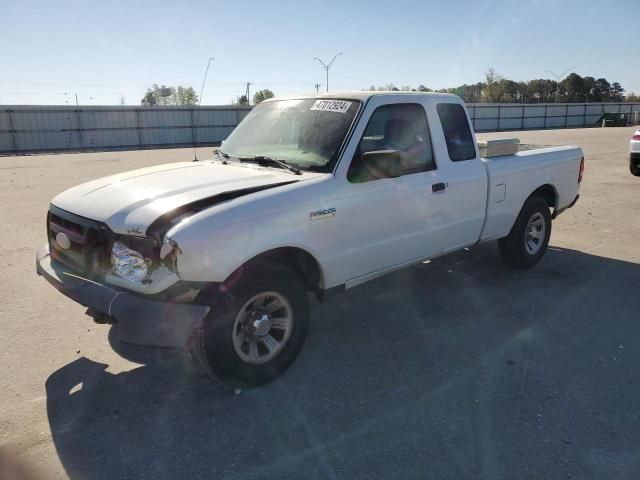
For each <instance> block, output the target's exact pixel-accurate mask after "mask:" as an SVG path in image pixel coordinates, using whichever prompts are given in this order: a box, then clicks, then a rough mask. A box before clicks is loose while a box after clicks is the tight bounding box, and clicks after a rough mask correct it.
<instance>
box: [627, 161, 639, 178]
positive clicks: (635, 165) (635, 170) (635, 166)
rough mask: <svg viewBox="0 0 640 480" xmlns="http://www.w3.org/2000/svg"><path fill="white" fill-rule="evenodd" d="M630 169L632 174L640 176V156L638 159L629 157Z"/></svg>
mask: <svg viewBox="0 0 640 480" xmlns="http://www.w3.org/2000/svg"><path fill="white" fill-rule="evenodd" d="M629 171H630V172H631V175H635V176H636V177H640V158H639V159H637V160H636V159H634V158H630V159H629Z"/></svg>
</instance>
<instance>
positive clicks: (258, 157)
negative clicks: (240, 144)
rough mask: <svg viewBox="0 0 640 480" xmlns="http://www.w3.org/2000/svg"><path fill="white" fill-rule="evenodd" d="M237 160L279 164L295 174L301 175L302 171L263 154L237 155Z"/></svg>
mask: <svg viewBox="0 0 640 480" xmlns="http://www.w3.org/2000/svg"><path fill="white" fill-rule="evenodd" d="M238 160H240V161H241V162H253V163H262V164H264V163H271V164H274V165H277V166H279V167H280V168H285V169H287V170H289V171H290V172H292V173H294V174H296V175H302V171H301V170H300V169H299V168H298V167H294V166H293V165H289V164H288V163H287V162H284V161H282V160H278V159H276V158H271V157H265V156H263V155H256V156H254V157H238Z"/></svg>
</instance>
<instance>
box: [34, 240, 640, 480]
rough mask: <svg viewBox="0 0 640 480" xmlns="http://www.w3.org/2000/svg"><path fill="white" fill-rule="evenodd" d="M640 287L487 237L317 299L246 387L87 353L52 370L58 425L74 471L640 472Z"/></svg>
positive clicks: (586, 259) (97, 474)
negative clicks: (509, 251) (119, 364)
mask: <svg viewBox="0 0 640 480" xmlns="http://www.w3.org/2000/svg"><path fill="white" fill-rule="evenodd" d="M639 291H640V265H638V264H635V263H630V262H623V261H618V260H614V259H609V258H602V257H598V256H596V255H590V254H587V253H582V252H578V251H573V250H568V249H560V248H551V249H550V250H549V252H548V253H547V255H546V256H545V258H544V260H543V262H542V263H541V264H540V265H538V266H537V267H536V268H534V269H533V270H531V271H528V272H514V271H511V270H509V269H507V268H506V267H503V266H502V264H501V263H500V262H499V259H498V256H497V252H496V249H495V246H493V245H488V246H482V247H478V248H476V249H473V250H471V251H465V252H461V253H459V254H455V255H452V256H448V257H445V258H442V259H438V260H435V261H433V262H431V263H430V264H424V265H419V266H417V267H414V268H411V269H408V270H406V271H403V272H398V273H396V274H392V275H390V276H387V277H385V278H382V279H379V280H376V281H374V282H371V283H370V284H367V285H364V286H362V287H359V288H356V289H353V290H351V291H348V292H346V293H345V294H344V295H342V296H339V297H336V298H334V299H332V300H330V301H329V302H327V303H325V304H322V305H316V308H315V310H314V311H313V312H312V317H313V320H314V321H313V324H312V327H311V332H310V335H309V338H308V341H307V344H306V345H305V348H304V349H303V351H302V353H301V355H300V357H299V358H298V360H297V361H296V362H295V363H294V365H293V366H292V367H291V368H290V370H289V371H288V372H287V373H285V374H284V375H283V376H282V377H281V378H279V379H278V380H276V381H274V382H272V383H270V384H268V385H266V386H264V387H262V388H258V389H254V390H248V391H245V392H242V394H240V395H235V394H234V391H233V390H232V389H230V388H228V387H226V386H224V385H222V384H219V383H216V382H212V381H210V380H209V379H208V378H206V377H204V376H199V375H194V374H193V373H192V372H190V370H189V368H188V367H186V366H185V361H186V360H185V358H184V357H183V356H181V355H178V354H172V353H167V354H166V355H161V356H157V357H155V358H154V359H153V361H150V362H149V363H148V364H146V365H144V366H140V367H138V368H134V369H133V370H130V371H128V372H124V373H119V374H112V373H110V372H108V371H107V365H104V364H99V363H96V362H93V361H91V360H90V359H87V358H80V359H78V360H76V361H74V362H72V363H70V364H68V365H66V366H65V367H63V368H61V369H60V370H58V371H56V372H54V373H53V374H52V375H51V376H50V377H49V378H48V380H47V382H46V390H47V410H48V417H49V422H50V427H51V432H52V435H53V440H54V443H55V447H56V449H57V452H58V455H59V457H60V460H61V462H62V464H63V465H64V467H65V469H66V472H67V474H68V475H69V477H71V478H73V479H76V478H94V479H95V478H97V479H100V478H105V479H107V478H109V479H111V478H125V477H128V478H141V477H149V478H193V477H195V478H343V477H344V478H365V477H366V478H390V477H402V478H406V477H409V478H417V477H420V478H444V477H446V478H502V477H505V478H523V477H528V478H549V477H555V478H558V477H562V476H564V475H573V476H578V477H589V478H626V477H625V475H629V476H636V477H637V474H638V472H639V471H640V460H639V456H638V453H637V452H638V447H639V446H640V434H638V429H637V428H630V427H628V426H625V425H629V422H630V421H631V420H630V418H632V417H631V416H633V418H637V417H636V415H640V405H639V404H638V402H637V398H639V397H638V396H639V395H640V377H639V376H638V373H637V368H636V367H635V366H637V365H638V364H639V361H640V358H639V357H640V324H639V322H638V318H639V314H638V312H639V311H640V295H638V292H639ZM634 421H635V420H634ZM525 472H526V474H525Z"/></svg>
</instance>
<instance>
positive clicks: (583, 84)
mask: <svg viewBox="0 0 640 480" xmlns="http://www.w3.org/2000/svg"><path fill="white" fill-rule="evenodd" d="M369 90H372V91H373V90H391V91H413V92H438V93H452V94H454V95H458V96H459V97H461V98H462V99H463V100H464V101H465V102H467V103H553V102H562V103H585V102H624V101H626V102H639V101H640V95H636V94H635V93H634V92H631V93H630V94H628V95H626V96H625V95H624V92H625V90H624V88H622V85H620V83H618V82H612V83H611V82H609V81H608V80H607V79H606V78H597V79H596V78H594V77H589V76H586V77H581V76H580V75H578V74H577V73H571V74H570V75H568V76H567V77H566V78H565V79H563V80H562V81H561V82H559V83H558V82H556V81H555V80H549V79H545V78H538V79H534V80H529V81H526V82H515V81H513V80H509V79H508V78H505V77H503V76H502V75H499V74H498V73H496V71H495V70H494V69H489V71H488V72H487V73H486V74H485V79H484V82H478V83H476V84H471V85H467V84H464V85H460V86H459V87H453V88H441V89H439V90H433V89H431V88H428V87H425V86H424V85H419V86H418V87H415V88H413V87H410V86H408V85H403V86H401V87H396V86H395V85H394V84H393V83H390V84H387V85H384V86H380V87H376V86H375V85H372V86H371V87H369Z"/></svg>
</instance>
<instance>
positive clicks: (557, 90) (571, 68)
mask: <svg viewBox="0 0 640 480" xmlns="http://www.w3.org/2000/svg"><path fill="white" fill-rule="evenodd" d="M574 68H576V67H569V68H567V69H566V70H565V71H564V72H563V73H562V75H558V74H557V73H555V72H553V71H551V70H545V72H549V73H550V74H551V75H553V76H554V77H556V103H558V95H559V94H560V79H561V78H564V76H565V75H566V74H567V73H569V71H570V70H573V69H574Z"/></svg>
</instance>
